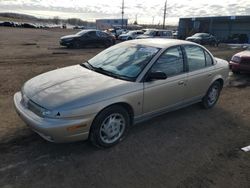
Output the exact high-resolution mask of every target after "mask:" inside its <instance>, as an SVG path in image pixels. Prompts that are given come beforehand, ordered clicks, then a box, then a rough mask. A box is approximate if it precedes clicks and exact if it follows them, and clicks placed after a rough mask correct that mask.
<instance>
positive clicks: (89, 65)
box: [80, 61, 93, 70]
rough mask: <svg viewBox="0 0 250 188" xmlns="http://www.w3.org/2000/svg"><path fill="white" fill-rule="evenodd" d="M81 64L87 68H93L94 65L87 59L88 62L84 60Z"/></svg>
mask: <svg viewBox="0 0 250 188" xmlns="http://www.w3.org/2000/svg"><path fill="white" fill-rule="evenodd" d="M80 65H81V66H82V67H85V68H87V69H90V70H93V66H92V65H91V64H90V63H89V62H88V61H86V62H84V63H81V64H80Z"/></svg>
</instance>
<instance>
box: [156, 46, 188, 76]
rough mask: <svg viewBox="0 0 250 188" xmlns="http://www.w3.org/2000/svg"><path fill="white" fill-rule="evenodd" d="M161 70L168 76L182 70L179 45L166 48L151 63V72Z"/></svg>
mask: <svg viewBox="0 0 250 188" xmlns="http://www.w3.org/2000/svg"><path fill="white" fill-rule="evenodd" d="M156 71H162V72H164V73H165V74H166V75H167V76H168V77H170V76H175V75H178V74H181V73H183V72H184V67H183V55H182V51H181V48H180V47H172V48H170V49H168V50H166V51H165V52H164V53H163V54H162V55H161V56H160V58H159V59H158V60H157V61H156V62H155V64H154V65H153V67H152V69H151V72H156Z"/></svg>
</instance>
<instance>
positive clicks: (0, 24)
mask: <svg viewBox="0 0 250 188" xmlns="http://www.w3.org/2000/svg"><path fill="white" fill-rule="evenodd" d="M0 26H4V27H15V23H14V22H0Z"/></svg>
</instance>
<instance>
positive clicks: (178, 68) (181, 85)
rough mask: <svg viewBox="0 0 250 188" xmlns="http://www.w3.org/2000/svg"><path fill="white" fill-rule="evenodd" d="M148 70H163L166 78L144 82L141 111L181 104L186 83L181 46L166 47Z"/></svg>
mask: <svg viewBox="0 0 250 188" xmlns="http://www.w3.org/2000/svg"><path fill="white" fill-rule="evenodd" d="M150 71H151V72H156V71H161V72H164V73H165V74H166V75H167V79H165V80H151V81H147V82H144V101H143V113H144V114H145V115H146V114H153V113H157V112H160V111H164V110H167V109H168V108H171V107H175V106H178V105H181V104H182V103H183V99H184V96H185V93H186V83H187V73H186V71H185V68H184V58H183V53H182V50H181V47H180V46H176V47H171V48H169V49H167V50H166V51H165V52H164V53H163V54H162V55H161V56H160V58H159V59H158V60H157V61H156V62H155V63H154V65H153V66H152V68H151V70H150Z"/></svg>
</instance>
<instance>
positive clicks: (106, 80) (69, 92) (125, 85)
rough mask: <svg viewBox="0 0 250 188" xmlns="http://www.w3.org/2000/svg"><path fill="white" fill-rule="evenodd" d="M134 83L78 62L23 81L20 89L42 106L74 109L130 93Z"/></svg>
mask: <svg viewBox="0 0 250 188" xmlns="http://www.w3.org/2000/svg"><path fill="white" fill-rule="evenodd" d="M133 85H135V82H130V81H125V80H120V79H115V78H112V77H109V76H106V75H103V74H100V73H97V72H94V71H91V70H89V69H87V68H84V67H82V66H80V65H75V66H70V67H66V68H61V69H57V70H54V71H50V72H47V73H44V74H41V75H39V76H36V77H34V78H32V79H31V80H29V81H27V82H26V83H25V84H24V87H23V89H22V92H23V94H24V95H26V96H27V97H28V98H29V99H31V100H32V101H33V102H35V103H36V104H38V105H40V106H42V107H44V108H46V109H50V110H53V109H56V108H64V107H67V108H76V107H80V106H86V105H90V104H93V103H96V102H100V101H103V100H106V99H109V98H112V97H115V96H120V95H122V94H125V93H128V92H132V91H133V90H134V89H136V87H133Z"/></svg>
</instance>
